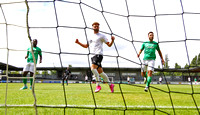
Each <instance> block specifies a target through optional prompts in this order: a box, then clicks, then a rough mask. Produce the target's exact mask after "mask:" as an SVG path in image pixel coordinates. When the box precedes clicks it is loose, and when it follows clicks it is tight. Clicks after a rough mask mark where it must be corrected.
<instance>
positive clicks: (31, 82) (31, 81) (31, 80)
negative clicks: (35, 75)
mask: <svg viewBox="0 0 200 115" xmlns="http://www.w3.org/2000/svg"><path fill="white" fill-rule="evenodd" d="M32 84H33V79H30V85H31V86H30V87H32Z"/></svg>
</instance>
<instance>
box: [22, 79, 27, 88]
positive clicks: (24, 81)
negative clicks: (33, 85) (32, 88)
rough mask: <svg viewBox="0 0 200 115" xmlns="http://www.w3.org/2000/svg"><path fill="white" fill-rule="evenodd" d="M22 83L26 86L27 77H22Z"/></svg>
mask: <svg viewBox="0 0 200 115" xmlns="http://www.w3.org/2000/svg"><path fill="white" fill-rule="evenodd" d="M23 83H24V86H26V83H27V79H26V78H25V79H23Z"/></svg>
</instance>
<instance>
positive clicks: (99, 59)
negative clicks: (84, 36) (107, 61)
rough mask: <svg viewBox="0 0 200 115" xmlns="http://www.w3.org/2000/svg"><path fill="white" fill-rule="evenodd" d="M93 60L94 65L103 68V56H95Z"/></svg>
mask: <svg viewBox="0 0 200 115" xmlns="http://www.w3.org/2000/svg"><path fill="white" fill-rule="evenodd" d="M91 60H92V64H94V65H97V66H98V67H102V66H101V62H102V60H103V56H102V55H95V56H93V57H92V58H91Z"/></svg>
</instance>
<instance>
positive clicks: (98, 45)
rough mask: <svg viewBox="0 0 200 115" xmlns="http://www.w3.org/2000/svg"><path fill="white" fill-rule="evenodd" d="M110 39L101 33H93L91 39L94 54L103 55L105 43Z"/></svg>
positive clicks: (91, 49) (91, 50) (90, 43)
mask: <svg viewBox="0 0 200 115" xmlns="http://www.w3.org/2000/svg"><path fill="white" fill-rule="evenodd" d="M107 42H108V39H107V38H106V36H105V35H103V34H101V33H97V34H93V35H92V36H91V38H90V39H89V48H90V52H91V53H93V54H101V55H103V43H107Z"/></svg>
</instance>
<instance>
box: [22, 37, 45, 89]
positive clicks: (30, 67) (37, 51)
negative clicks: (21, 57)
mask: <svg viewBox="0 0 200 115" xmlns="http://www.w3.org/2000/svg"><path fill="white" fill-rule="evenodd" d="M33 51H34V56H35V61H36V64H37V60H38V55H39V56H40V63H42V51H41V49H40V48H39V47H37V39H34V40H33ZM25 59H27V64H26V66H25V67H24V69H23V77H26V76H27V74H28V72H30V76H31V77H33V74H34V61H33V56H32V53H31V48H28V49H27V55H26V56H25ZM32 82H33V79H30V89H32ZM23 83H24V86H23V87H22V88H20V90H23V89H27V88H28V87H27V85H26V83H27V79H23Z"/></svg>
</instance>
